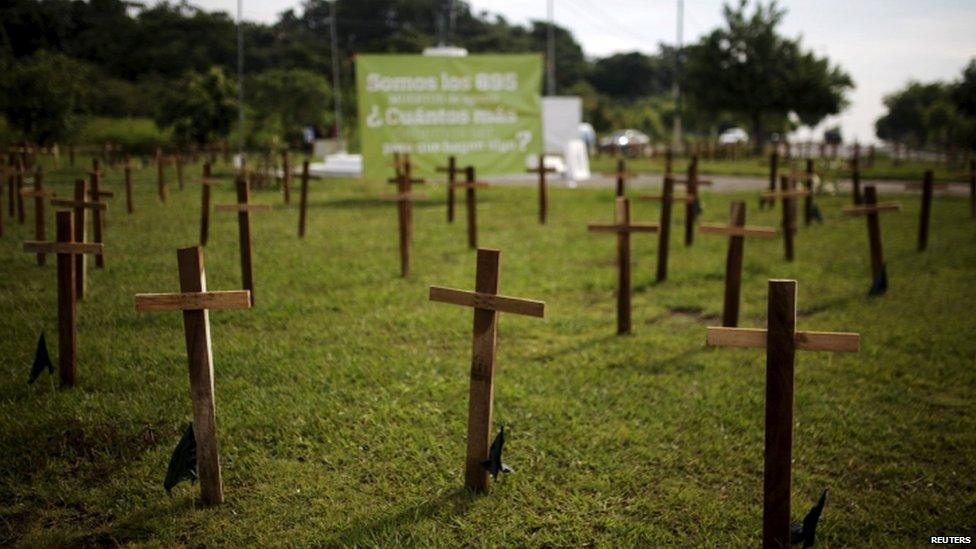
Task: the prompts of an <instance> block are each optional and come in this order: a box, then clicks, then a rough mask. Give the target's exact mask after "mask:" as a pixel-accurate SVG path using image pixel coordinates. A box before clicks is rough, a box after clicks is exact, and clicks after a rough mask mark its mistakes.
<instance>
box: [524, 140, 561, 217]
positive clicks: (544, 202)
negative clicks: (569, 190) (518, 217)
mask: <svg viewBox="0 0 976 549" xmlns="http://www.w3.org/2000/svg"><path fill="white" fill-rule="evenodd" d="M527 171H528V172H530V173H537V174H538V175H539V223H541V224H543V225H545V224H546V218H547V215H548V211H549V191H548V187H547V186H546V174H547V173H553V172H555V171H556V170H555V168H547V167H546V155H545V154H540V155H539V165H538V166H537V167H536V168H535V169H530V170H527Z"/></svg>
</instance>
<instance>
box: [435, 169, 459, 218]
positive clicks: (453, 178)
mask: <svg viewBox="0 0 976 549" xmlns="http://www.w3.org/2000/svg"><path fill="white" fill-rule="evenodd" d="M436 170H437V173H446V174H447V222H448V223H454V202H455V196H454V189H455V185H454V184H455V183H457V172H458V167H457V158H455V157H454V155H451V156H449V157H447V166H437V168H436Z"/></svg>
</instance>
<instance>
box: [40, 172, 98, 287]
mask: <svg viewBox="0 0 976 549" xmlns="http://www.w3.org/2000/svg"><path fill="white" fill-rule="evenodd" d="M51 205H52V206H55V207H63V208H71V209H73V210H74V241H75V242H85V241H87V240H88V228H87V223H88V221H87V220H88V210H104V209H106V208H107V207H108V206H107V205H106V204H105V203H103V202H97V201H89V200H88V183H87V182H85V180H84V179H76V180H75V189H74V199H73V200H67V199H61V198H52V199H51ZM74 264H75V293H76V296H77V299H78V300H79V301H84V300H85V295H86V294H87V292H88V257H87V256H85V255H81V256H79V257H77V258H75V262H74Z"/></svg>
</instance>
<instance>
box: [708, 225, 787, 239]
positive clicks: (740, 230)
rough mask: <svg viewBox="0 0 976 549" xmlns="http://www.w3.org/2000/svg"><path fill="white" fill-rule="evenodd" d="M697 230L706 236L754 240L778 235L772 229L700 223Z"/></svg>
mask: <svg viewBox="0 0 976 549" xmlns="http://www.w3.org/2000/svg"><path fill="white" fill-rule="evenodd" d="M698 230H699V231H701V232H703V233H707V234H724V235H728V236H752V237H756V238H776V235H777V234H778V233H779V231H777V230H776V229H774V228H772V227H754V226H748V225H746V226H742V227H736V226H735V225H721V224H718V223H702V224H701V225H699V226H698Z"/></svg>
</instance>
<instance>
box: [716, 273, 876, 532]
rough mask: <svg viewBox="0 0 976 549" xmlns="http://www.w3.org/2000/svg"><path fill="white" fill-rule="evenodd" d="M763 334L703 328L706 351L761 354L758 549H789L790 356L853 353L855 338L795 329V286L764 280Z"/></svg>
mask: <svg viewBox="0 0 976 549" xmlns="http://www.w3.org/2000/svg"><path fill="white" fill-rule="evenodd" d="M768 299H769V302H768V305H767V307H768V312H767V321H766V322H767V325H766V329H765V330H762V329H753V328H709V329H708V336H707V344H708V345H709V346H711V347H752V348H760V349H761V348H765V349H766V450H765V458H764V463H763V547H764V548H766V549H772V548H780V547H789V546H790V491H791V488H792V460H793V369H794V363H795V360H796V351H797V350H801V351H836V352H849V353H856V352H858V351H859V350H860V345H861V337H860V335H859V334H854V333H843V332H800V331H797V330H796V281H795V280H770V281H769V298H768Z"/></svg>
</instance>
